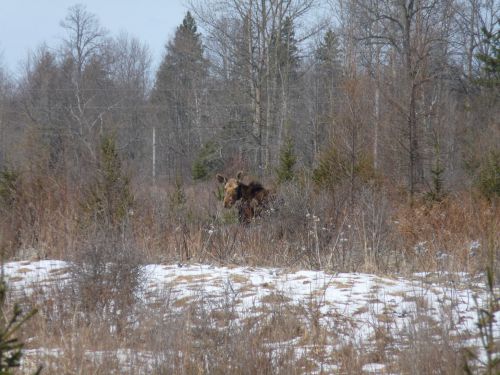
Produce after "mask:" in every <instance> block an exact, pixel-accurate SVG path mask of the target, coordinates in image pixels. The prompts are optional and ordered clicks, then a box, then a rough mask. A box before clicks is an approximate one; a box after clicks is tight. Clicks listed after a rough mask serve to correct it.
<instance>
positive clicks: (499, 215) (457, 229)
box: [0, 183, 500, 374]
mask: <svg viewBox="0 0 500 375" xmlns="http://www.w3.org/2000/svg"><path fill="white" fill-rule="evenodd" d="M30 191H31V193H30V194H31V195H26V196H25V197H24V198H23V200H22V204H21V205H20V206H17V207H16V209H15V211H13V212H12V213H11V215H12V216H11V218H13V217H15V216H16V215H17V217H18V219H16V220H17V221H9V218H4V219H2V221H1V222H0V227H1V232H2V237H1V240H2V241H3V246H4V248H7V249H8V250H9V251H8V253H7V255H9V256H10V257H11V258H21V257H25V256H26V254H27V252H26V251H27V250H26V249H34V250H33V251H32V253H30V255H29V256H30V257H33V258H44V257H48V258H56V259H69V260H72V261H74V264H75V265H76V266H77V267H76V268H75V269H73V276H74V277H73V279H74V280H75V282H74V283H70V284H67V285H66V284H65V285H62V284H61V285H60V286H59V287H57V288H55V289H54V290H51V291H50V292H47V291H45V290H42V289H41V288H40V290H38V292H36V293H34V294H33V295H32V296H25V297H24V298H21V300H22V301H23V303H24V304H25V305H36V306H38V307H39V308H40V313H39V314H38V315H37V316H36V318H34V319H32V321H30V322H29V323H28V324H27V326H26V327H25V328H24V330H23V335H24V336H23V337H24V339H25V342H27V344H28V345H27V346H28V348H31V349H35V348H45V350H44V351H38V352H28V355H27V362H26V363H25V364H26V368H28V367H29V364H30V363H33V364H35V363H43V364H44V366H45V373H54V374H57V373H64V374H81V373H93V374H113V373H117V374H118V373H120V374H127V373H129V374H137V373H145V374H146V373H147V374H201V373H216V374H217V373H220V374H222V373H233V374H256V373H259V374H275V373H290V374H303V373H312V372H316V373H332V372H339V373H342V374H359V373H361V372H362V370H363V366H364V365H366V364H369V363H383V364H385V365H386V367H385V369H384V370H383V371H385V372H387V373H402V374H421V373H429V374H430V373H440V374H446V373H449V374H452V373H460V372H461V371H462V367H461V366H462V364H463V363H462V362H463V354H462V353H461V352H460V350H459V349H457V347H458V345H457V343H460V342H463V340H465V338H462V337H455V336H452V335H450V332H448V331H446V330H445V329H443V328H442V327H443V326H446V324H447V323H448V322H445V321H443V319H444V318H443V317H440V319H441V320H433V319H429V318H428V317H429V315H431V314H430V313H429V312H428V311H427V312H426V306H425V303H424V302H425V301H424V302H421V303H419V301H416V302H417V305H418V306H419V307H420V308H421V309H422V314H421V316H420V317H419V319H415V320H414V321H412V322H411V324H410V325H409V326H408V327H407V331H406V333H404V334H402V333H396V332H395V331H393V330H392V329H391V324H392V321H391V318H390V316H388V315H387V316H386V317H385V318H386V320H384V319H383V318H380V319H377V321H379V322H380V326H379V327H375V332H376V335H375V338H374V340H372V342H370V343H368V342H357V341H356V340H352V341H346V340H345V338H346V337H348V336H349V324H350V323H349V322H348V321H346V320H345V317H342V316H339V317H338V319H337V320H336V322H337V323H336V324H335V325H333V326H326V325H324V324H323V323H322V320H321V313H320V308H319V307H320V305H321V302H320V296H317V297H318V298H317V299H314V298H312V299H311V302H310V304H309V305H307V306H302V307H301V308H298V307H297V306H292V305H291V304H290V303H289V301H288V300H287V298H284V297H283V296H281V295H280V294H279V293H278V292H276V293H273V294H271V295H269V296H267V297H266V298H265V299H263V300H262V301H260V302H262V305H260V306H259V307H258V308H256V309H255V311H254V312H258V313H259V315H258V318H257V317H255V316H249V317H238V315H237V314H235V308H236V304H237V301H236V300H235V298H236V297H235V296H233V295H232V294H231V293H230V292H229V291H228V293H227V296H226V297H225V301H224V302H221V303H218V304H212V303H209V302H208V299H204V298H203V296H199V298H194V299H192V298H189V299H185V300H181V299H177V300H176V299H173V298H171V297H170V296H169V295H168V291H166V292H165V294H164V295H162V296H161V298H158V299H157V300H156V302H151V303H150V304H149V305H147V306H142V305H141V303H140V302H139V301H137V300H135V299H134V298H132V297H131V296H133V295H134V294H135V293H136V292H137V286H138V285H139V284H140V275H139V274H137V273H136V272H135V271H136V270H137V266H138V265H140V264H141V263H147V262H151V263H153V262H154V263H161V262H163V263H174V262H188V261H196V262H204V263H206V262H208V263H218V264H224V265H246V266H273V267H287V268H292V269H296V268H309V269H327V270H330V271H340V272H342V271H363V272H370V273H378V274H410V273H413V272H416V271H437V272H438V273H437V274H438V275H444V276H443V277H447V276H446V275H447V272H468V273H470V274H471V275H474V274H476V273H479V272H482V271H483V270H484V269H485V266H487V265H492V264H493V265H498V262H499V260H500V256H499V254H498V252H499V251H500V250H499V249H500V207H499V206H498V205H495V204H494V203H490V202H487V201H484V200H481V199H480V198H477V197H475V196H474V195H472V194H466V193H463V194H462V193H461V194H456V195H449V196H448V197H447V198H446V200H444V201H443V202H440V203H434V204H429V203H428V202H425V201H423V200H422V202H421V203H416V204H414V205H413V206H409V205H408V204H407V203H405V201H404V199H403V198H401V197H399V196H398V195H397V194H396V193H393V192H391V191H390V190H384V189H383V188H380V187H377V188H375V187H371V186H366V187H364V188H363V189H361V190H360V192H359V194H358V196H357V200H356V201H355V202H354V205H350V204H348V203H346V202H347V200H346V199H345V197H346V196H347V195H346V194H345V193H344V192H343V191H342V189H339V191H336V192H335V193H328V194H331V195H328V194H322V193H319V192H316V191H314V189H313V188H312V187H307V186H298V185H291V186H284V187H282V188H281V190H280V202H281V204H280V206H279V207H277V210H276V211H275V212H273V213H271V214H270V215H265V216H264V217H262V218H259V219H256V220H255V222H253V223H251V224H250V225H247V226H241V225H239V224H237V223H236V222H235V220H234V219H235V216H231V213H229V214H227V212H226V211H223V209H222V208H221V205H220V202H218V201H217V199H216V197H215V194H214V191H215V184H212V183H204V184H199V185H196V186H192V187H187V188H186V190H185V192H184V193H185V197H186V200H185V202H173V201H172V199H171V198H170V197H171V196H172V194H173V192H172V188H169V187H154V188H148V187H142V186H141V187H138V188H136V190H135V197H136V205H135V207H134V210H133V212H131V213H130V217H129V224H128V225H129V230H128V231H127V236H125V237H120V238H119V239H116V238H115V239H113V241H111V242H110V238H108V234H107V233H106V232H99V231H94V232H93V235H90V234H88V233H87V234H86V235H84V236H83V237H82V232H81V231H80V229H79V221H78V217H79V215H80V212H79V206H78V203H77V202H78V201H79V197H78V194H77V193H76V192H73V193H72V194H69V193H67V192H65V191H64V189H62V188H61V185H60V184H57V183H53V184H52V185H49V186H45V187H43V188H40V190H35V189H34V188H33V189H32V190H30ZM124 250H126V251H124ZM124 254H125V255H127V254H128V255H127V256H126V257H125V258H124V257H123V256H124ZM97 255H99V256H97ZM492 262H493V263H492ZM111 263H114V264H118V265H119V267H118V268H117V269H113V270H110V269H109V268H108V269H107V268H106V265H107V264H111ZM89 265H90V266H91V267H90V268H85V267H87V266H89ZM25 267H26V268H29V264H27V265H26V266H25ZM498 268H499V267H497V269H498ZM92 275H93V276H92ZM20 276H22V275H20ZM54 276H57V275H54ZM91 276H92V277H91ZM94 276H95V277H94ZM199 281H200V282H203V279H200V280H199ZM232 281H233V282H243V281H244V280H243V279H239V280H232ZM177 282H182V280H177ZM229 282H231V280H229ZM262 287H265V286H262ZM96 297H98V299H96ZM15 299H16V300H17V298H15ZM13 300H14V298H13ZM91 307H92V308H91ZM363 312H366V311H360V313H363ZM450 315H452V313H451V312H450ZM352 332H354V330H352V331H351V333H352Z"/></svg>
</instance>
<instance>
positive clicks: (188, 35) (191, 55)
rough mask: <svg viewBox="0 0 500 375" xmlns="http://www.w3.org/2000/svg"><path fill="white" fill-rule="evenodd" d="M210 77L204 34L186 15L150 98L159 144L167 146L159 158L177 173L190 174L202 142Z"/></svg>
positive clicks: (188, 15) (159, 70) (164, 60)
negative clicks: (203, 107) (203, 104)
mask: <svg viewBox="0 0 500 375" xmlns="http://www.w3.org/2000/svg"><path fill="white" fill-rule="evenodd" d="M207 75H208V64H207V60H206V59H205V58H204V57H203V45H202V41H201V35H200V33H198V31H197V26H196V21H195V20H194V18H193V17H192V15H191V13H190V12H187V14H186V16H185V17H184V19H183V21H182V23H181V24H180V25H179V26H178V27H177V30H176V32H175V36H174V38H173V39H172V40H171V41H170V42H169V43H168V44H167V46H166V54H165V57H164V59H163V61H162V63H161V65H160V67H159V69H158V72H157V74H156V81H155V86H154V88H153V92H152V95H151V97H152V101H153V104H154V105H155V106H156V107H158V108H159V109H158V111H157V116H158V123H159V124H161V126H162V129H159V132H158V135H159V141H160V142H159V143H160V144H164V145H168V148H167V149H165V150H159V153H160V155H159V156H160V158H161V157H162V156H163V157H164V158H165V161H166V162H167V163H165V164H168V166H169V167H173V168H174V169H175V170H176V174H179V173H183V171H185V170H188V171H189V166H190V164H191V160H189V158H190V157H191V155H193V154H194V153H193V150H194V149H196V148H197V147H200V146H201V143H202V138H203V134H202V129H201V110H200V103H201V102H202V99H203V98H202V96H203V95H204V93H203V90H202V89H203V87H204V82H205V80H206V77H207ZM162 151H163V154H161V153H162Z"/></svg>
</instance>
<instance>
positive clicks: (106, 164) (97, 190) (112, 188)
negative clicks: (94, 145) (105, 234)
mask: <svg viewBox="0 0 500 375" xmlns="http://www.w3.org/2000/svg"><path fill="white" fill-rule="evenodd" d="M97 173H98V174H97V177H96V179H95V181H94V182H93V184H92V185H91V186H90V189H89V193H88V196H87V198H86V201H85V202H84V204H83V208H84V209H85V211H86V212H87V214H88V216H89V217H88V218H89V219H90V220H96V221H97V222H98V223H99V225H101V226H103V227H104V228H109V229H119V230H121V229H122V227H123V226H122V224H123V223H124V222H125V219H126V217H127V215H128V212H129V210H130V209H131V208H132V207H133V202H134V198H133V195H132V192H131V188H130V178H129V177H128V176H127V175H126V174H125V173H124V171H123V168H122V164H121V160H120V157H119V155H118V151H117V150H116V143H115V140H114V138H113V137H111V136H105V137H104V138H103V139H102V141H101V146H100V156H99V160H98V171H97Z"/></svg>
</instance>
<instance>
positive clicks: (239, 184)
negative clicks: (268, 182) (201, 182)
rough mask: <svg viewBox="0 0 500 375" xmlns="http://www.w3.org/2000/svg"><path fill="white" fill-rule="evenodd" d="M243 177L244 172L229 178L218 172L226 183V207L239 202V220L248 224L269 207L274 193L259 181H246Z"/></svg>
mask: <svg viewBox="0 0 500 375" xmlns="http://www.w3.org/2000/svg"><path fill="white" fill-rule="evenodd" d="M242 177H243V173H242V172H238V174H237V175H236V178H229V179H228V178H226V177H225V176H222V175H220V174H218V175H217V180H218V181H219V183H221V184H224V207H225V208H231V207H233V206H234V205H235V204H236V203H237V202H238V220H239V221H240V223H245V224H247V223H249V222H250V221H252V219H253V218H254V217H256V216H260V214H261V213H262V211H263V210H264V209H265V208H267V206H268V204H269V203H270V201H271V198H272V193H271V191H270V190H269V189H266V188H264V186H262V184H261V183H260V182H258V181H250V182H249V183H244V182H243V181H242Z"/></svg>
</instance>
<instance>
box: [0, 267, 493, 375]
mask: <svg viewBox="0 0 500 375" xmlns="http://www.w3.org/2000/svg"><path fill="white" fill-rule="evenodd" d="M4 272H5V276H6V279H7V281H8V283H9V287H10V288H11V291H12V292H13V293H14V294H15V293H17V292H21V291H22V292H23V293H24V294H29V291H30V288H32V287H33V286H36V287H37V288H40V287H41V286H42V287H44V286H46V287H50V286H51V285H53V284H55V283H61V282H63V283H64V282H67V281H68V280H69V279H70V277H71V275H70V264H68V263H66V262H63V261H58V260H43V261H37V262H10V263H6V264H5V266H4ZM143 275H144V288H142V292H141V296H139V297H140V298H141V299H142V300H143V302H144V303H145V304H147V303H153V302H154V303H158V302H160V303H161V302H162V299H164V298H168V299H169V301H170V303H171V302H172V301H182V304H181V303H179V304H177V305H178V306H179V308H181V306H186V305H187V304H189V303H199V302H200V301H202V300H203V301H211V302H213V303H223V302H224V301H227V300H228V298H229V299H230V300H231V301H232V302H231V303H232V304H233V305H234V306H233V307H234V312H235V313H236V315H237V316H236V317H235V321H236V322H237V321H238V320H241V319H245V318H248V317H252V316H259V314H262V311H263V310H264V308H265V307H266V306H270V305H273V304H276V303H278V302H279V303H281V304H287V305H289V306H294V307H301V308H303V309H305V310H314V311H315V312H316V313H317V314H318V316H319V317H320V318H319V322H320V324H322V325H325V326H328V325H330V326H335V329H336V330H337V333H338V335H339V336H338V337H340V338H341V339H342V340H341V341H342V342H344V343H346V342H352V343H360V342H364V343H370V342H372V341H374V340H375V335H376V331H377V328H378V327H380V326H384V327H386V328H387V327H389V328H390V330H391V331H392V332H404V331H405V330H407V329H408V327H410V326H412V325H413V326H414V325H415V324H416V323H415V322H417V321H418V319H419V317H421V316H424V315H425V316H427V317H428V318H429V319H430V320H431V321H433V322H434V323H436V324H437V325H446V327H445V328H446V329H447V330H448V331H449V332H450V334H451V335H452V336H453V335H456V336H457V337H458V336H460V335H462V336H467V337H474V336H475V333H476V332H477V327H476V322H477V302H476V301H478V303H479V304H481V298H482V296H483V293H484V290H485V289H484V285H483V284H481V282H473V281H472V280H468V279H467V277H466V275H457V274H453V275H447V277H442V276H443V275H437V274H432V273H428V274H415V275H413V276H412V277H411V278H401V277H398V278H389V277H380V276H375V275H371V274H363V273H337V274H330V273H326V272H323V271H305V270H285V269H278V268H250V267H217V266H212V265H206V264H185V265H181V264H179V265H159V264H151V265H146V266H144V267H143ZM443 280H446V281H443ZM474 296H475V297H476V300H475V299H474ZM175 305H176V304H173V306H175ZM499 321H500V312H497V326H496V330H497V332H499V331H500V324H499V323H498V322H499ZM337 343H338V340H337ZM283 344H286V345H292V346H293V345H295V346H297V347H296V348H295V350H296V352H297V353H300V352H302V353H303V352H304V351H307V350H308V348H307V347H306V346H304V347H302V348H299V347H298V346H300V344H299V343H298V340H295V341H294V340H291V341H290V342H287V343H274V344H273V345H283ZM327 344H328V343H327ZM327 344H325V345H327ZM332 347H333V345H332ZM31 350H35V349H31ZM38 350H40V349H38ZM321 368H322V369H325V366H321ZM330 371H332V372H335V366H333V367H331V368H330ZM363 371H364V372H366V373H385V372H386V370H385V367H384V364H383V363H367V364H365V365H364V366H363ZM327 372H328V371H327Z"/></svg>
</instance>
